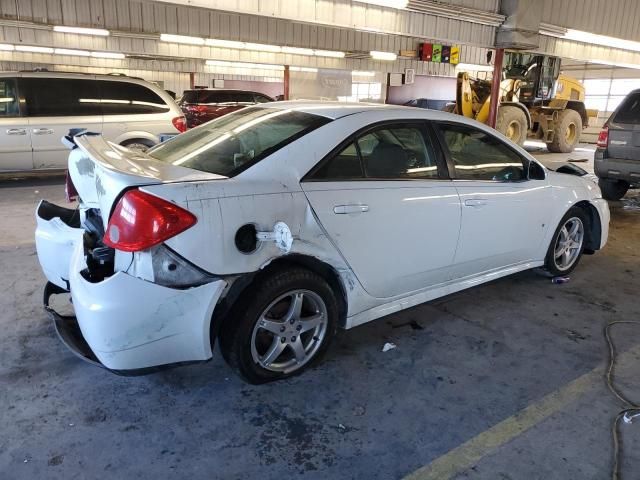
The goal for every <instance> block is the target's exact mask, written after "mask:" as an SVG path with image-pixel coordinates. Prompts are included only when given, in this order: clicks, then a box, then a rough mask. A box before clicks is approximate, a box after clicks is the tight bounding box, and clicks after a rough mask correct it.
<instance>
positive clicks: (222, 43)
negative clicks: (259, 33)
mask: <svg viewBox="0 0 640 480" xmlns="http://www.w3.org/2000/svg"><path fill="white" fill-rule="evenodd" d="M204 42H205V44H206V45H207V46H209V47H220V48H234V49H236V50H243V49H244V48H245V47H246V44H245V43H244V42H236V41H234V40H217V39H215V38H207V39H206V40H205V41H204Z"/></svg>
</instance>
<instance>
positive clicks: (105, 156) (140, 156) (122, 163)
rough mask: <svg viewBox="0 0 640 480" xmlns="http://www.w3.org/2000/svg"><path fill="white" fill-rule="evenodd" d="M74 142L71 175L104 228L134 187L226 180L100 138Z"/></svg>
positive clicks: (85, 137)
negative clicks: (113, 210)
mask: <svg viewBox="0 0 640 480" xmlns="http://www.w3.org/2000/svg"><path fill="white" fill-rule="evenodd" d="M73 140H74V142H75V145H77V147H78V148H74V149H73V150H72V151H71V154H70V155H69V175H70V176H71V180H72V181H73V185H74V186H75V188H76V190H77V191H78V194H79V196H80V202H81V204H82V206H83V207H86V208H95V209H98V210H99V211H100V215H101V217H102V220H103V223H104V225H105V227H106V225H107V223H108V221H109V215H110V214H111V211H112V209H113V206H114V203H115V202H116V201H117V200H118V199H119V198H120V195H121V194H122V192H123V191H124V190H127V189H129V188H131V187H137V186H142V185H157V184H162V183H174V182H189V181H203V180H220V179H224V178H227V177H224V176H222V175H216V174H213V173H207V172H200V171H198V170H193V169H190V168H187V167H181V166H175V165H172V164H170V163H165V162H162V161H160V160H156V159H154V158H152V157H150V156H148V155H145V154H144V153H141V152H137V151H133V150H129V149H127V148H125V147H122V146H120V145H116V144H114V143H111V142H107V141H105V140H104V139H103V138H102V136H100V135H91V134H85V135H79V136H76V137H74V138H73Z"/></svg>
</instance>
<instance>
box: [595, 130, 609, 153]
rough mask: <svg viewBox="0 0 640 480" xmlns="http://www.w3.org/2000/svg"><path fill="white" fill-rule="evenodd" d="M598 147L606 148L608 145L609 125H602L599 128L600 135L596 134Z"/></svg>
mask: <svg viewBox="0 0 640 480" xmlns="http://www.w3.org/2000/svg"><path fill="white" fill-rule="evenodd" d="M596 145H597V146H598V147H603V148H607V145H609V127H606V126H605V127H604V128H603V129H602V130H600V135H598V141H597V142H596Z"/></svg>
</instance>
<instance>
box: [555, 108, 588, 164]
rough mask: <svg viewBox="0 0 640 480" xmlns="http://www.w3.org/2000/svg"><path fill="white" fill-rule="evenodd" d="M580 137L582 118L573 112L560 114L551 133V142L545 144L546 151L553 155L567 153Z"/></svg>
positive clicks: (565, 111)
mask: <svg viewBox="0 0 640 480" xmlns="http://www.w3.org/2000/svg"><path fill="white" fill-rule="evenodd" d="M580 135H582V117H581V116H580V114H579V113H578V112H576V111H575V110H571V109H567V110H563V111H562V112H560V114H559V115H558V121H557V122H556V124H555V128H554V131H553V141H552V142H550V143H547V149H548V150H549V151H550V152H553V153H569V152H573V149H574V148H575V146H576V145H577V144H578V142H579V141H580Z"/></svg>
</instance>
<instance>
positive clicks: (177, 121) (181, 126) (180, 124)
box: [171, 116, 187, 133]
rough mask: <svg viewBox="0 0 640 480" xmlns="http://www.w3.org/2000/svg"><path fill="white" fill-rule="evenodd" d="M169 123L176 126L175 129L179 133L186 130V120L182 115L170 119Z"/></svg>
mask: <svg viewBox="0 0 640 480" xmlns="http://www.w3.org/2000/svg"><path fill="white" fill-rule="evenodd" d="M171 123H173V126H174V127H176V130H178V131H179V132H180V133H183V132H186V131H187V121H186V120H185V118H184V116H181V117H175V118H174V119H173V120H171Z"/></svg>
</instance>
